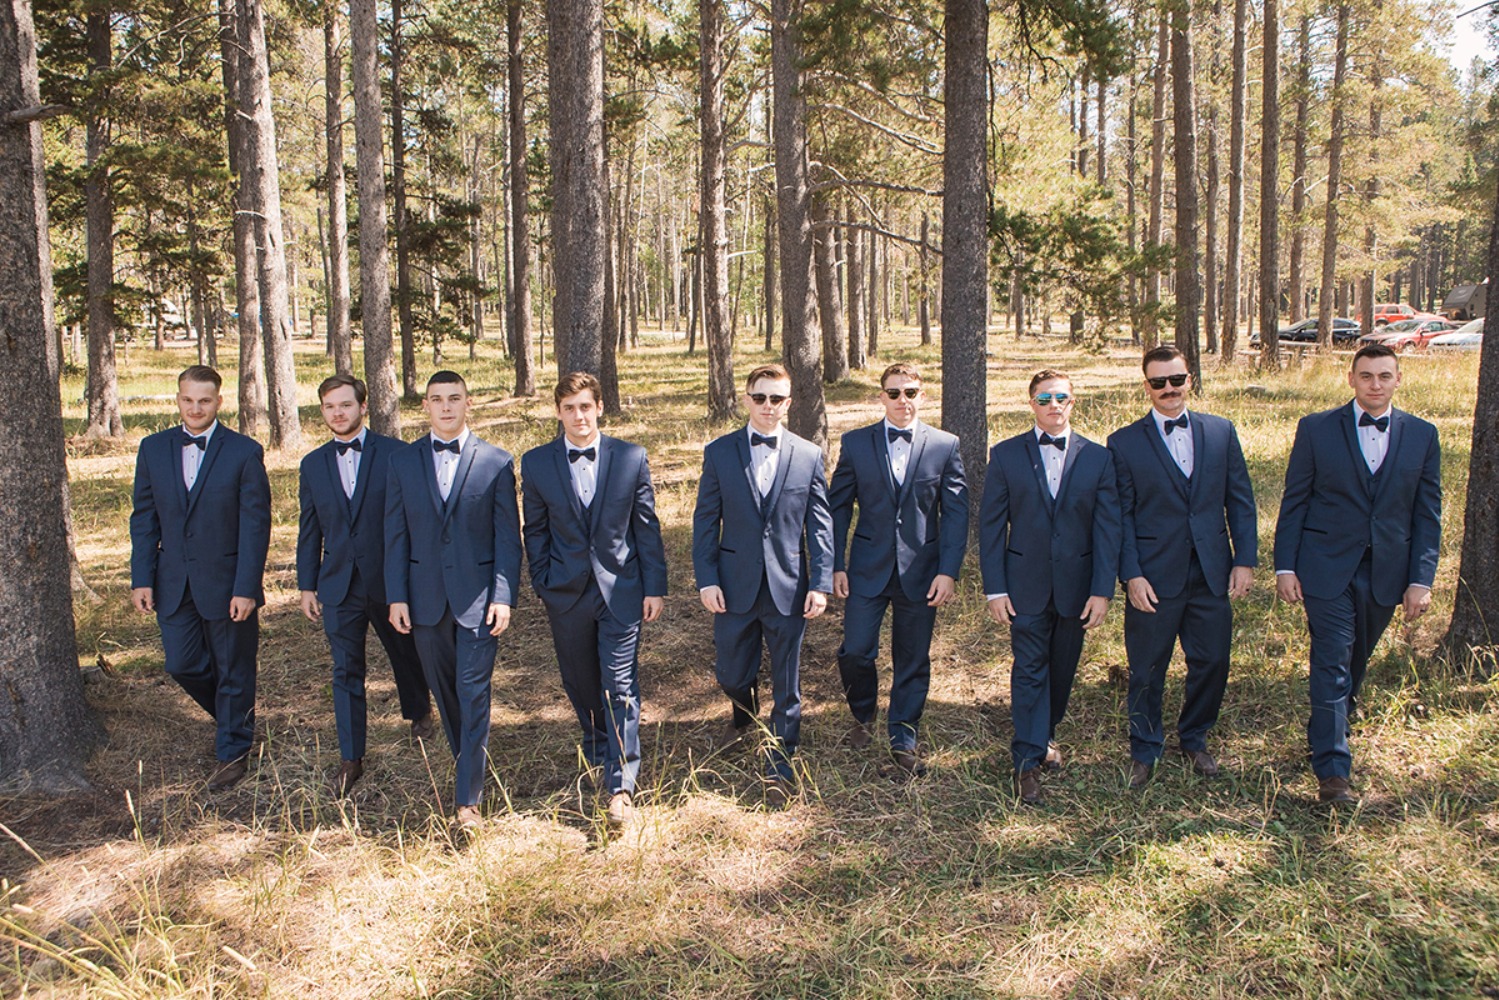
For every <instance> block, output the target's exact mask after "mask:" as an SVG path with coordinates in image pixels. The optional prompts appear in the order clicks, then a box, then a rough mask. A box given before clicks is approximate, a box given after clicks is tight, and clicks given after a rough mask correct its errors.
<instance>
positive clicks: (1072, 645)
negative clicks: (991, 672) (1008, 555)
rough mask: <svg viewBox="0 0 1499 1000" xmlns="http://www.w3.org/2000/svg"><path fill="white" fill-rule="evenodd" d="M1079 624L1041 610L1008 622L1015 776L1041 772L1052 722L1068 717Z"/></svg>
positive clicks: (1079, 643)
mask: <svg viewBox="0 0 1499 1000" xmlns="http://www.w3.org/2000/svg"><path fill="white" fill-rule="evenodd" d="M1083 635H1084V632H1083V621H1082V619H1081V618H1079V617H1077V616H1075V615H1060V614H1057V606H1056V605H1055V604H1054V603H1051V602H1047V605H1046V610H1044V611H1042V612H1040V613H1039V614H1034V615H1016V616H1015V618H1014V620H1013V621H1011V622H1010V649H1011V650H1012V651H1013V652H1014V654H1015V664H1014V666H1012V667H1011V668H1010V719H1011V721H1012V722H1013V723H1014V725H1015V738H1014V740H1013V741H1011V743H1010V756H1011V758H1012V760H1013V762H1014V765H1015V771H1016V773H1018V774H1024V773H1025V772H1026V771H1029V770H1030V769H1031V768H1034V767H1040V766H1041V762H1042V761H1043V760H1044V759H1045V757H1046V745H1047V744H1048V743H1050V742H1051V740H1052V738H1053V737H1055V736H1056V732H1057V723H1059V722H1061V721H1062V716H1064V715H1066V714H1067V702H1068V700H1069V699H1070V698H1071V697H1072V681H1073V679H1074V678H1075V677H1076V676H1077V661H1078V659H1079V657H1081V656H1082V653H1083Z"/></svg>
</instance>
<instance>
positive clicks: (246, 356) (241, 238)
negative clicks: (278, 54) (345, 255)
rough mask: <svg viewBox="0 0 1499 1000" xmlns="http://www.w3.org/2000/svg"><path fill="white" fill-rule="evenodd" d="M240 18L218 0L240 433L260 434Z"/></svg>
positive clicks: (259, 355) (228, 0) (261, 386)
mask: <svg viewBox="0 0 1499 1000" xmlns="http://www.w3.org/2000/svg"><path fill="white" fill-rule="evenodd" d="M238 20H239V18H238V14H237V11H236V9H235V4H234V0H219V53H220V64H221V69H222V72H223V76H224V132H225V135H226V136H227V138H228V140H229V172H230V174H231V175H233V177H234V179H235V184H234V304H235V310H236V311H237V312H238V313H239V319H238V323H237V324H236V327H235V332H236V334H237V335H238V337H239V399H238V404H239V411H238V418H239V419H238V423H239V431H240V433H241V434H249V435H251V436H254V435H256V434H259V433H260V428H261V426H262V425H263V424H264V423H265V419H266V389H265V366H264V364H263V363H262V361H263V355H264V347H263V344H262V343H261V339H260V281H259V279H258V278H257V277H256V273H255V272H256V251H255V221H254V218H255V199H254V196H253V194H252V193H251V191H250V188H249V185H248V184H246V183H245V179H244V170H245V163H246V162H247V161H248V159H249V157H250V151H249V148H248V145H247V144H248V142H249V137H248V132H249V126H248V125H247V123H246V122H245V119H244V116H243V115H241V114H240V90H241V88H242V81H243V77H244V73H243V71H242V69H241V67H240V58H239V52H240V44H239V29H238V27H237V22H238Z"/></svg>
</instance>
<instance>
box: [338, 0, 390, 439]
mask: <svg viewBox="0 0 1499 1000" xmlns="http://www.w3.org/2000/svg"><path fill="white" fill-rule="evenodd" d="M379 31H380V28H379V23H378V21H377V20H376V0H349V44H350V49H351V51H352V53H353V59H352V64H353V71H354V143H355V170H356V171H357V174H358V178H359V299H360V305H359V316H360V319H359V326H360V329H361V331H362V332H363V334H364V381H365V383H366V384H367V385H368V386H369V399H370V427H371V428H373V429H374V430H375V431H377V432H378V433H380V434H388V435H390V436H392V437H397V436H399V435H400V433H401V399H400V394H399V393H398V391H397V389H396V370H395V358H394V357H393V356H392V355H393V354H394V345H393V344H392V340H391V330H390V246H389V244H388V242H387V241H386V235H385V227H386V215H385V149H384V126H383V121H384V112H383V110H382V102H381V98H380V65H379V51H380V35H379Z"/></svg>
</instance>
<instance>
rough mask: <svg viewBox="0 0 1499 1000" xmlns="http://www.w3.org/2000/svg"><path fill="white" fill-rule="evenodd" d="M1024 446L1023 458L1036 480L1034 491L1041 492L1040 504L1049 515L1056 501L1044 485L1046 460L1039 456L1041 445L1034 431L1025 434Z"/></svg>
mask: <svg viewBox="0 0 1499 1000" xmlns="http://www.w3.org/2000/svg"><path fill="white" fill-rule="evenodd" d="M1024 444H1025V457H1026V458H1027V459H1029V461H1030V463H1031V475H1032V476H1033V477H1034V478H1035V480H1036V489H1038V490H1040V491H1041V502H1042V503H1043V504H1045V505H1046V510H1047V512H1048V513H1051V512H1052V510H1053V508H1054V507H1055V505H1056V500H1055V499H1053V498H1052V495H1051V490H1050V489H1049V488H1048V487H1047V485H1046V459H1045V458H1043V457H1042V456H1041V444H1040V442H1039V441H1038V440H1037V438H1036V432H1035V431H1034V430H1032V431H1027V432H1026V435H1025V440H1024ZM1058 492H1059V493H1060V492H1061V491H1060V490H1058Z"/></svg>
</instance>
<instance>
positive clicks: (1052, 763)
mask: <svg viewBox="0 0 1499 1000" xmlns="http://www.w3.org/2000/svg"><path fill="white" fill-rule="evenodd" d="M1041 766H1042V767H1044V768H1046V769H1047V770H1048V771H1060V770H1061V769H1062V748H1061V747H1059V746H1057V745H1056V744H1055V743H1048V744H1046V757H1045V759H1043V760H1042V761H1041Z"/></svg>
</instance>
